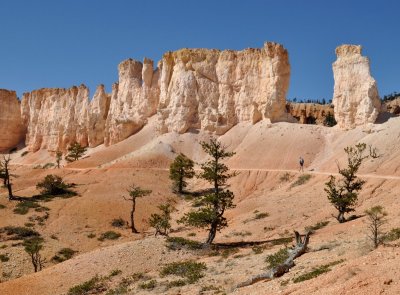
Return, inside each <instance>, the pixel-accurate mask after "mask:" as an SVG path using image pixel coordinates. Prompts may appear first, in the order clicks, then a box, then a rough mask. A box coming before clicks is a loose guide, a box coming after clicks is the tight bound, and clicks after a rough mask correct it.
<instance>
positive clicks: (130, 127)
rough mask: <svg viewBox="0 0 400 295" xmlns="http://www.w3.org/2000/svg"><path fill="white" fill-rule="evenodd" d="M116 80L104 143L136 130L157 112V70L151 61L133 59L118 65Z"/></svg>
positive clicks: (158, 94) (108, 143)
mask: <svg viewBox="0 0 400 295" xmlns="http://www.w3.org/2000/svg"><path fill="white" fill-rule="evenodd" d="M118 72H119V82H118V83H116V84H114V85H113V88H112V94H111V103H110V110H109V113H108V117H107V121H106V131H105V144H106V145H110V144H115V143H117V142H120V141H121V140H124V139H125V138H127V137H129V136H130V135H132V134H134V133H136V132H137V131H139V130H140V129H141V128H142V127H143V126H144V125H145V124H146V122H147V118H148V117H150V116H152V115H154V114H155V113H156V112H157V106H158V101H159V96H160V88H159V85H158V77H159V72H158V69H156V70H154V69H153V61H152V60H150V59H144V62H143V64H142V63H141V62H139V61H135V60H133V59H128V60H125V61H123V62H121V63H120V64H119V66H118Z"/></svg>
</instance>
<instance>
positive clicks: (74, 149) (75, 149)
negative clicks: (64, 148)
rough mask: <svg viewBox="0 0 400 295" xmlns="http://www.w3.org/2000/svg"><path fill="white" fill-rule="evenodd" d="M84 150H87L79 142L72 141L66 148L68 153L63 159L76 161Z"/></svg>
mask: <svg viewBox="0 0 400 295" xmlns="http://www.w3.org/2000/svg"><path fill="white" fill-rule="evenodd" d="M86 150H87V148H86V147H83V146H81V145H80V144H79V143H77V142H74V143H73V144H71V146H70V147H69V148H68V154H67V156H66V157H65V160H67V161H68V162H74V161H77V160H79V158H81V157H82V156H83V155H84V154H85V153H86Z"/></svg>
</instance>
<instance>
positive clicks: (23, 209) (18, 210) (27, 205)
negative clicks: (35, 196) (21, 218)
mask: <svg viewBox="0 0 400 295" xmlns="http://www.w3.org/2000/svg"><path fill="white" fill-rule="evenodd" d="M39 207H40V205H39V204H38V203H36V202H33V201H22V202H19V203H18V204H17V206H16V207H15V208H14V210H13V212H14V213H15V214H20V215H25V214H27V213H28V212H29V209H31V208H39Z"/></svg>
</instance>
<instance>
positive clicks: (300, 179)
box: [290, 174, 312, 187]
mask: <svg viewBox="0 0 400 295" xmlns="http://www.w3.org/2000/svg"><path fill="white" fill-rule="evenodd" d="M311 177H312V175H311V174H303V175H300V176H299V177H298V178H297V180H296V181H295V182H293V183H292V185H291V186H290V187H295V186H299V185H303V184H305V183H306V182H308V181H309V180H310V179H311Z"/></svg>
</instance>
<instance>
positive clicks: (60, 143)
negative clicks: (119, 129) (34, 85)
mask: <svg viewBox="0 0 400 295" xmlns="http://www.w3.org/2000/svg"><path fill="white" fill-rule="evenodd" d="M21 112H22V120H23V123H24V125H25V128H26V130H27V133H26V141H25V143H26V145H27V146H28V149H29V150H31V151H37V150H39V149H47V150H49V151H57V150H60V151H65V150H66V148H67V147H68V146H69V144H71V143H72V142H75V141H76V142H78V143H80V144H81V145H83V146H87V145H88V131H87V122H88V112H89V89H88V88H87V87H86V86H85V85H81V86H79V87H75V86H74V87H71V88H69V89H64V88H42V89H39V90H34V91H32V92H30V93H24V95H23V98H22V103H21Z"/></svg>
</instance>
